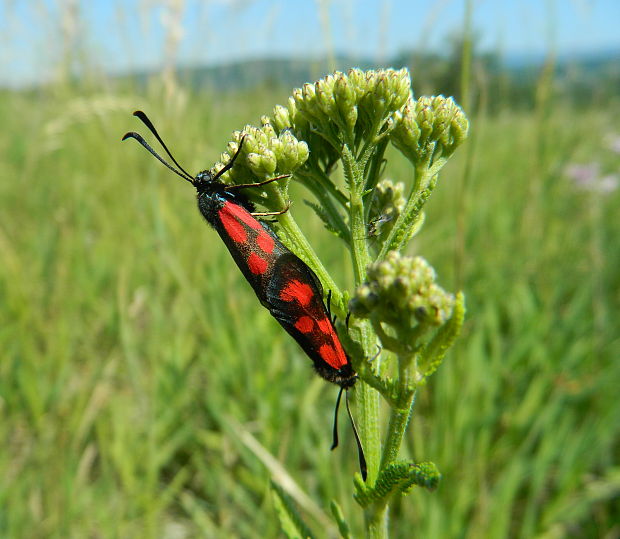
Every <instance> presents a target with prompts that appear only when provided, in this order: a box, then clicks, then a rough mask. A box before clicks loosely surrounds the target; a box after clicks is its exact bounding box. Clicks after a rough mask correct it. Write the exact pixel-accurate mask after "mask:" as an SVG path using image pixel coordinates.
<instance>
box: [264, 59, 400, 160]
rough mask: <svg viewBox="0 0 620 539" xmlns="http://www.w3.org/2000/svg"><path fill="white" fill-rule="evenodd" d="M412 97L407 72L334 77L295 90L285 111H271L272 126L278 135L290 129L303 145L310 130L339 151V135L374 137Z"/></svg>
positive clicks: (356, 71)
mask: <svg viewBox="0 0 620 539" xmlns="http://www.w3.org/2000/svg"><path fill="white" fill-rule="evenodd" d="M410 97H411V79H410V78H409V72H408V71H407V70H406V69H401V70H398V71H397V70H394V69H380V70H376V71H362V70H360V69H351V70H349V71H348V72H347V73H346V74H345V73H342V72H340V71H336V72H335V73H333V74H331V75H327V76H326V77H324V78H322V79H320V80H318V81H317V82H315V83H313V84H311V83H306V84H304V85H303V86H302V87H301V88H296V89H295V90H293V95H292V96H291V97H290V98H289V100H288V107H287V108H285V107H282V106H279V105H278V106H276V107H275V109H274V111H273V120H272V122H273V124H274V126H275V127H276V129H278V130H283V129H286V128H290V127H293V126H294V127H295V130H296V133H297V134H299V135H300V136H301V138H304V139H306V140H307V135H309V131H310V128H312V130H314V131H317V132H320V133H322V134H323V135H324V137H325V138H326V139H327V140H329V141H330V142H332V144H333V145H334V146H337V145H340V144H341V143H342V142H343V140H341V138H342V133H348V134H349V136H350V137H351V138H353V137H354V136H355V138H356V140H359V139H360V137H361V138H362V139H363V138H364V137H366V136H374V135H375V134H376V133H375V132H376V130H377V129H378V128H380V126H381V125H382V123H383V122H384V121H385V120H386V119H387V118H388V117H389V115H390V114H392V113H394V112H395V111H397V110H399V109H400V108H401V107H402V106H403V105H404V104H405V103H406V102H407V100H408V99H409V98H410ZM337 149H339V148H337Z"/></svg>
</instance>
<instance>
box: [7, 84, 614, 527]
mask: <svg viewBox="0 0 620 539" xmlns="http://www.w3.org/2000/svg"><path fill="white" fill-rule="evenodd" d="M286 95H287V94H286V92H282V93H281V94H277V93H269V92H267V91H261V92H257V93H254V94H252V95H249V94H239V93H238V94H229V95H226V96H224V95H201V96H197V95H192V94H181V93H180V94H179V95H178V96H175V98H174V99H166V98H164V96H161V95H159V94H157V92H155V91H150V92H149V93H148V95H147V96H142V95H141V96H138V95H137V94H135V93H132V92H130V91H115V92H112V91H107V92H105V93H92V92H91V93H90V94H89V93H85V92H82V91H75V90H70V89H67V88H65V89H64V90H63V89H53V88H51V89H48V90H40V91H37V92H30V93H28V92H22V93H9V92H5V93H4V94H3V95H2V98H1V99H0V119H1V120H2V125H3V129H2V130H1V132H0V155H2V156H3V158H2V160H1V161H0V177H1V178H2V181H1V182H0V200H1V201H2V212H0V260H1V261H2V263H1V264H0V320H1V322H0V350H2V358H1V361H0V414H1V421H0V435H1V436H2V439H3V440H5V443H4V444H3V450H2V451H0V474H1V479H0V484H1V486H0V535H2V536H3V537H132V536H133V537H149V536H152V537H166V536H169V537H194V536H207V537H230V536H235V537H256V536H262V537H275V536H278V534H279V524H278V522H277V517H276V513H275V510H274V507H273V502H272V499H271V495H270V492H269V489H270V487H269V480H270V478H271V477H272V476H274V475H275V476H276V480H278V475H280V477H279V478H280V479H281V478H282V477H281V475H282V474H283V473H287V474H290V476H291V477H292V478H293V479H294V480H296V481H297V482H298V484H299V485H300V487H301V488H302V489H303V491H305V492H306V493H307V494H308V495H309V496H310V498H311V499H313V500H314V501H315V502H316V503H317V504H318V505H319V507H318V508H316V507H311V506H310V505H309V504H308V505H305V506H303V503H302V506H303V507H302V510H304V511H305V512H306V514H307V515H308V516H309V519H310V521H311V522H314V523H315V524H317V523H318V524H319V525H322V524H323V523H324V522H326V521H327V520H329V517H328V516H327V514H328V512H329V510H328V505H329V501H330V500H331V499H332V498H335V499H337V500H338V502H339V503H340V505H341V506H342V508H343V511H344V513H345V515H347V517H348V518H350V519H351V520H352V522H351V524H352V526H353V529H354V530H357V531H358V532H359V530H361V525H362V523H361V518H360V514H359V512H358V511H357V509H356V506H355V504H354V502H353V500H352V497H351V478H352V474H353V473H354V472H355V470H356V458H355V450H354V447H353V443H352V440H351V439H350V433H345V432H344V429H343V433H342V434H344V435H345V439H344V440H343V442H342V443H341V447H340V448H339V449H338V451H336V452H334V453H330V451H329V444H330V442H331V438H330V428H331V417H332V411H333V404H334V399H335V396H336V390H335V388H333V387H328V386H327V385H326V384H325V383H324V382H322V381H321V380H320V379H319V378H318V377H316V376H313V374H312V370H311V366H310V362H309V361H308V360H307V358H305V357H304V356H303V354H302V353H301V352H300V350H298V348H297V346H296V345H295V343H294V342H293V341H292V340H291V339H289V338H288V337H287V336H286V334H285V333H284V332H283V331H282V330H281V329H280V328H279V327H278V326H277V324H276V323H275V322H274V321H273V320H272V319H271V318H270V317H269V315H268V313H267V312H266V311H265V310H264V309H262V308H261V307H260V305H259V304H258V302H257V301H256V298H255V297H254V295H253V293H252V291H251V289H250V287H249V286H248V285H247V284H246V283H245V282H243V278H242V276H241V274H240V273H239V272H238V271H237V270H236V268H235V267H234V265H233V263H232V260H230V258H229V255H228V253H227V252H226V251H225V248H224V246H223V245H222V244H221V242H220V240H219V238H218V237H217V235H216V234H215V233H214V232H213V231H211V230H209V229H208V228H207V226H206V224H205V223H204V222H203V220H202V218H201V217H200V215H199V213H198V211H197V210H196V208H195V199H194V194H193V192H192V190H191V188H189V186H187V185H185V184H184V183H182V182H180V181H179V179H178V178H176V177H174V176H173V175H171V174H170V173H169V172H168V171H167V170H165V169H164V168H163V167H161V166H160V165H159V164H158V163H156V162H155V161H154V160H153V159H151V158H150V157H149V156H148V155H147V154H146V153H145V152H144V151H142V150H141V149H140V148H138V147H137V146H135V145H133V144H132V143H125V144H121V143H120V137H121V135H122V134H123V133H124V132H126V131H127V130H132V129H136V128H137V125H136V122H135V120H134V119H133V118H132V117H131V112H132V111H133V110H134V109H135V108H142V109H144V110H146V111H148V112H149V113H150V114H151V115H152V117H153V119H154V120H155V121H156V124H157V126H158V129H159V130H160V132H161V133H162V134H163V135H164V137H165V139H166V140H167V141H168V142H169V144H170V146H171V147H172V149H173V151H174V152H175V155H176V157H177V159H178V160H180V162H181V163H182V164H183V165H184V167H185V168H187V169H189V170H193V171H197V170H200V169H202V168H208V167H209V166H210V165H211V164H212V163H213V162H214V161H215V160H216V159H217V158H218V156H219V152H220V151H221V150H223V149H224V147H225V143H226V142H227V140H228V137H229V134H230V132H231V131H232V130H233V129H238V128H240V127H242V126H243V125H244V124H245V123H254V124H256V123H257V122H258V119H259V116H260V115H261V114H265V113H269V111H270V110H271V107H272V106H273V105H274V104H276V103H283V102H284V100H285V98H286ZM617 125H618V110H612V111H610V110H577V109H570V108H562V107H558V108H557V109H554V110H551V111H549V114H548V115H547V116H546V117H545V118H541V116H540V115H536V114H534V113H526V112H522V113H519V114H516V113H511V112H510V111H508V110H506V111H504V112H502V113H500V114H498V115H496V116H493V117H489V118H486V117H483V116H481V117H478V118H475V119H474V122H473V125H472V129H473V133H474V135H475V147H474V148H472V150H468V149H464V150H460V151H459V152H458V154H457V156H456V158H455V159H454V161H453V162H452V163H450V165H449V166H448V167H447V169H446V170H445V171H444V172H443V173H442V176H441V178H440V186H439V188H438V190H437V192H436V194H435V195H434V196H433V198H432V200H431V201H430V203H429V205H428V209H427V221H426V224H425V226H424V228H423V230H422V233H421V234H420V235H419V236H418V238H417V239H416V241H415V245H414V249H415V252H416V253H418V254H421V255H422V256H424V257H426V258H427V259H429V261H430V262H431V263H432V264H433V265H434V266H435V267H436V269H437V270H438V273H439V276H440V278H439V281H440V283H442V284H443V285H444V286H445V287H446V288H448V289H450V288H453V287H454V286H455V280H457V279H458V278H459V275H461V274H462V276H463V282H462V287H463V289H464V290H465V292H466V296H467V303H468V319H467V325H466V330H465V332H464V335H463V337H462V339H461V341H460V342H459V344H458V346H457V347H456V349H455V350H454V351H452V352H451V354H450V355H449V357H448V359H447V360H446V362H445V363H444V365H442V367H441V368H440V370H439V372H438V373H437V374H436V375H435V376H434V377H433V379H432V380H431V381H430V383H429V384H428V387H426V388H423V390H422V391H421V392H420V395H419V397H418V401H417V404H416V410H415V414H414V419H413V423H412V425H411V429H410V434H409V437H408V440H407V448H406V450H407V451H408V452H409V453H410V455H411V456H413V457H414V458H416V459H420V460H422V459H424V460H433V461H434V462H435V463H436V464H437V465H438V466H439V468H440V470H441V471H442V473H443V475H444V478H443V481H442V482H441V485H440V487H439V489H438V490H437V491H436V492H434V493H428V492H426V491H416V492H414V493H413V494H412V495H411V496H409V497H406V498H403V499H402V500H397V501H396V502H395V507H394V510H393V515H392V518H391V522H392V531H393V535H394V537H408V536H410V535H409V532H410V530H411V529H416V530H417V531H418V535H419V536H420V537H534V536H540V537H549V538H551V537H563V536H566V535H572V536H589V537H592V536H597V535H599V534H600V536H603V535H604V533H607V534H608V535H607V537H617V536H618V534H619V533H620V531H619V528H618V512H619V507H618V493H619V492H620V467H619V466H618V445H619V437H618V434H619V431H620V404H619V403H618V398H617V394H618V388H619V387H620V363H619V362H618V357H619V352H620V346H619V335H620V331H619V330H620V327H619V326H620V323H619V320H620V318H619V317H618V314H617V312H618V307H619V303H620V301H619V299H620V298H619V296H618V290H619V289H620V286H619V285H620V282H619V281H620V278H619V275H620V273H619V271H618V268H619V267H620V242H618V237H620V219H618V217H617V208H618V201H619V196H618V193H617V192H614V193H611V194H610V195H606V196H604V197H602V196H596V195H594V194H592V193H587V192H584V191H579V190H576V189H575V188H574V187H573V186H572V185H571V184H570V182H569V181H568V180H567V179H565V178H563V177H562V174H561V172H562V169H563V168H564V166H565V165H566V164H567V163H568V162H570V161H571V160H579V159H581V160H589V159H592V158H593V156H597V155H601V153H602V152H603V150H602V148H601V139H602V136H603V134H605V133H606V132H607V131H611V130H613V129H614V127H615V126H617ZM469 144H473V142H470V143H469ZM467 151H474V152H475V153H474V155H473V173H472V175H471V180H470V181H469V182H468V183H467V185H466V186H465V189H464V191H461V190H459V189H457V188H456V185H457V184H458V182H459V181H460V178H461V175H462V168H463V161H464V158H465V154H466V152H467ZM616 167H617V161H616ZM409 174H410V171H409V169H408V167H407V165H406V164H405V162H404V161H403V160H402V159H401V158H400V157H399V156H398V155H397V154H396V153H395V152H394V153H392V154H390V164H389V166H388V175H389V176H390V177H392V178H395V179H397V180H404V181H407V180H408V179H409ZM461 192H463V193H464V196H465V197H466V198H465V200H459V199H458V194H459V193H461ZM305 196H306V194H305V193H303V192H302V191H297V192H295V193H294V196H293V200H294V202H295V205H294V208H293V211H294V212H295V214H296V216H297V217H298V220H299V221H300V223H301V224H302V226H303V227H304V229H305V230H306V231H307V232H308V236H309V237H312V238H313V240H314V244H315V246H316V248H317V250H318V251H319V252H320V254H321V255H322V257H323V258H324V260H325V261H326V265H327V266H328V267H329V269H330V270H331V271H333V273H334V274H335V275H337V276H338V278H339V280H340V282H341V283H343V284H345V283H346V279H347V276H348V275H349V274H348V269H347V268H342V267H341V266H342V264H343V262H344V260H345V257H344V256H343V253H342V252H341V245H340V244H339V243H338V240H336V239H333V238H331V237H330V236H329V235H328V234H327V233H325V232H324V231H322V230H320V228H319V225H318V223H317V222H316V220H315V219H313V218H312V216H311V214H310V213H309V212H308V211H307V209H306V208H304V205H303V204H302V203H301V200H302V199H303V198H304V197H305ZM458 223H463V224H464V228H463V229H462V230H460V231H459V232H460V233H461V235H462V238H463V241H464V251H463V255H459V254H458V253H459V248H458V245H457V240H456V238H457V237H458V234H457V226H459V225H458ZM252 436H253V437H254V438H255V439H256V440H257V441H258V442H259V443H260V444H261V445H262V446H263V447H264V449H265V450H266V451H267V452H268V453H270V454H271V455H273V456H274V457H276V458H277V459H278V460H279V461H280V462H281V463H282V464H283V466H284V470H277V469H274V468H272V469H270V470H269V469H266V468H265V466H264V463H265V459H264V458H262V460H261V454H259V453H260V452H257V450H256V446H255V445H252V444H249V443H248V438H251V437H252ZM614 526H615V527H614Z"/></svg>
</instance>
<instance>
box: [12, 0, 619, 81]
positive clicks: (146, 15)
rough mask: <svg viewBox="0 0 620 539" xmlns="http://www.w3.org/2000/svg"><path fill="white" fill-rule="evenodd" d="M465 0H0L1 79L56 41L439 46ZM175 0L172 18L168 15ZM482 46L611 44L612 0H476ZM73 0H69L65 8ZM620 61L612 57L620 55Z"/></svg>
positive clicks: (615, 44) (202, 47)
mask: <svg viewBox="0 0 620 539" xmlns="http://www.w3.org/2000/svg"><path fill="white" fill-rule="evenodd" d="M464 4H465V2H464V0H435V1H431V0H426V1H424V0H409V1H407V0H383V1H364V0H331V1H330V0H300V1H294V0H288V1H287V0H210V1H206V0H205V1H202V2H198V1H194V0H185V1H183V0H159V1H156V0H111V1H100V0H95V1H90V2H89V1H86V0H29V1H17V2H15V1H10V0H4V1H2V0H0V84H7V83H8V84H11V85H19V84H23V83H29V82H32V81H36V80H38V79H45V78H49V77H52V76H53V75H54V73H55V72H57V70H58V66H59V65H60V62H61V59H62V58H63V54H64V52H63V51H66V50H71V51H72V54H74V55H75V56H77V57H80V58H81V59H82V61H83V62H85V63H86V64H88V65H93V66H95V67H97V68H99V69H103V70H106V71H110V72H123V71H127V70H132V69H142V68H158V67H161V66H162V64H163V62H164V58H165V54H166V53H165V51H166V42H167V39H169V37H170V36H171V35H175V33H174V31H176V32H177V34H176V35H177V36H178V38H179V39H178V41H177V42H176V43H177V45H176V47H174V48H172V49H171V50H173V51H174V53H173V55H172V57H173V58H174V59H175V60H176V61H177V62H178V63H181V64H185V65H187V64H201V65H202V64H213V63H223V62H227V61H231V60H238V59H247V58H254V57H264V56H288V57H291V56H294V57H300V56H301V57H303V56H313V57H318V56H322V55H325V54H326V53H327V52H328V51H329V50H332V51H334V52H335V53H347V54H354V55H361V56H364V57H369V58H375V59H385V58H389V57H390V56H392V55H393V54H395V53H397V52H398V51H400V50H403V49H414V48H415V49H423V50H440V49H441V48H442V46H445V43H446V39H447V38H448V37H449V36H450V35H454V34H455V33H457V32H458V31H459V30H460V29H461V28H462V26H463V18H464ZM175 5H177V6H181V11H180V13H182V15H181V16H180V18H178V25H175V24H174V23H173V24H170V23H167V22H166V21H170V20H174V17H170V13H171V11H170V6H175ZM472 5H473V15H472V21H473V27H474V29H475V31H476V33H477V35H478V36H479V44H480V47H481V48H482V49H491V50H495V51H500V52H501V53H503V54H505V55H517V54H518V55H521V54H532V55H541V54H544V53H545V52H546V51H548V50H549V49H550V48H551V47H553V48H554V49H555V51H556V52H558V53H559V54H562V55H571V54H580V53H587V52H597V51H609V50H613V49H615V50H620V31H619V30H618V23H619V21H620V0H564V1H562V0H504V1H501V0H495V1H493V0H473V2H472ZM72 7H73V9H72ZM619 61H620V59H619Z"/></svg>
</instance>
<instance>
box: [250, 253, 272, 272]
mask: <svg viewBox="0 0 620 539" xmlns="http://www.w3.org/2000/svg"><path fill="white" fill-rule="evenodd" d="M268 265H269V264H268V262H267V261H266V260H265V259H264V258H261V257H260V256H258V255H257V254H256V253H250V256H248V268H250V271H251V272H252V273H253V274H254V275H262V274H263V273H265V272H266V271H267V266H268Z"/></svg>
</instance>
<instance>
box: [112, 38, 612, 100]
mask: <svg viewBox="0 0 620 539" xmlns="http://www.w3.org/2000/svg"><path fill="white" fill-rule="evenodd" d="M452 50H453V52H452V53H451V54H437V53H416V52H415V51H406V52H403V53H401V54H399V55H397V56H395V57H394V58H391V59H389V61H386V62H384V63H381V64H379V63H377V62H375V61H372V60H370V59H368V58H355V57H347V56H339V57H337V58H336V60H335V65H336V69H337V70H341V71H346V70H348V69H350V68H352V67H359V68H361V69H372V68H377V67H394V68H397V69H399V68H401V67H407V68H409V69H410V70H411V72H412V75H413V76H412V78H413V82H414V88H415V90H416V93H443V94H446V95H454V96H456V97H457V99H458V91H459V85H460V82H459V79H460V63H461V58H460V46H459V45H458V44H454V46H453V47H452ZM545 61H546V59H545V58H544V57H543V56H540V55H538V56H535V55H512V56H507V57H505V58H501V57H499V56H498V55H496V54H494V53H486V54H480V55H477V56H475V58H474V68H475V69H474V70H473V71H472V72H473V73H474V76H478V77H479V76H480V75H481V74H484V76H483V79H484V83H485V84H487V85H488V90H489V92H490V95H494V93H495V89H496V88H497V89H498V92H499V93H500V94H501V96H502V97H503V98H504V99H505V100H506V101H508V102H510V104H511V105H513V106H514V105H518V104H524V105H531V104H532V102H533V95H534V86H535V84H536V81H537V80H538V78H539V75H540V72H541V68H542V66H543V65H544V63H545ZM554 69H555V80H556V81H557V82H558V83H559V84H558V86H559V87H561V91H562V92H563V93H564V94H565V95H567V96H568V97H570V98H571V99H577V100H578V101H579V102H584V101H583V100H587V99H588V96H589V95H593V94H594V93H596V95H597V99H600V98H601V97H602V94H601V92H603V93H605V95H607V96H618V95H619V94H620V49H618V50H607V51H601V52H599V53H587V54H579V55H569V54H564V55H562V56H560V57H558V58H556V59H555V60H554ZM331 71H332V70H331V69H330V67H329V63H328V61H327V60H326V59H324V58H317V59H302V58H297V59H295V58H270V59H260V58H259V59H249V60H243V61H238V62H231V63H227V64H222V65H212V66H196V67H180V68H179V69H178V72H177V73H178V76H179V79H180V80H181V81H183V82H184V83H185V84H188V85H189V86H190V87H192V88H194V89H195V90H204V89H209V90H213V91H221V90H231V89H233V90H247V89H252V88H256V87H286V88H293V87H299V86H301V85H302V84H304V83H305V82H308V81H313V80H316V79H317V78H319V77H322V76H324V75H325V73H329V72H331ZM156 74H157V72H156V71H150V72H147V71H143V72H139V73H134V74H130V75H129V76H130V77H131V78H132V79H134V80H135V81H138V83H146V82H147V81H148V80H149V79H151V78H152V77H153V76H154V75H156ZM123 78H124V77H123Z"/></svg>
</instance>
